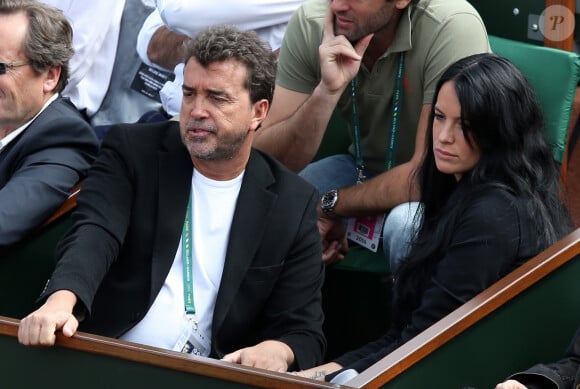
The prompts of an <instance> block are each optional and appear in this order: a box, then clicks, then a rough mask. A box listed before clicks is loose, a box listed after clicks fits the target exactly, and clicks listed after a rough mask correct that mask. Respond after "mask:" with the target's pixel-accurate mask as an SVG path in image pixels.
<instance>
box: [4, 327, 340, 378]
mask: <svg viewBox="0 0 580 389" xmlns="http://www.w3.org/2000/svg"><path fill="white" fill-rule="evenodd" d="M17 330H18V320H15V319H10V318H5V317H0V354H1V355H4V356H5V358H3V360H2V365H1V371H2V374H1V375H0V387H6V388H18V387H30V388H33V387H50V388H52V387H57V386H61V385H60V384H59V385H57V384H58V383H62V382H65V385H64V386H65V387H78V388H83V389H91V388H95V389H101V388H122V389H127V388H219V389H222V388H225V389H228V388H256V387H257V388H336V386H335V385H331V384H327V383H324V382H319V381H313V380H309V379H305V378H300V377H296V376H293V375H289V374H283V373H275V372H269V371H266V370H261V369H254V368H250V367H245V366H239V365H233V364H230V363H226V362H222V361H219V360H214V359H209V358H200V357H194V356H188V355H184V354H180V353H177V352H173V351H167V350H162V349H158V348H154V347H147V346H142V345H139V344H135V343H129V342H123V341H120V340H116V339H111V338H106V337H101V336H96V335H90V334H86V333H78V334H76V335H75V336H74V337H73V338H65V337H63V336H62V335H61V334H58V335H57V345H56V346H55V347H50V348H45V347H25V346H22V345H21V344H19V343H18V342H17V339H16V335H17ZM6 356H9V357H6Z"/></svg>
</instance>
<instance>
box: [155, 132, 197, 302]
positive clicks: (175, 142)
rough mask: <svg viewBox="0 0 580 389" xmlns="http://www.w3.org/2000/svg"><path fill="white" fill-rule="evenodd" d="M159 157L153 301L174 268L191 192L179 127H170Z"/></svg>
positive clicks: (187, 158)
mask: <svg viewBox="0 0 580 389" xmlns="http://www.w3.org/2000/svg"><path fill="white" fill-rule="evenodd" d="M164 146H165V147H166V148H165V149H161V150H160V151H159V153H158V156H159V165H158V166H159V185H158V186H159V189H158V190H159V197H158V200H159V201H158V204H157V226H156V234H155V238H154V239H155V243H154V246H153V247H154V249H153V258H152V267H151V294H150V296H152V298H153V299H154V298H155V297H156V296H157V294H158V293H159V290H160V289H161V287H162V286H163V283H164V282H165V279H166V278H167V274H168V273H169V269H170V268H171V265H172V264H173V259H174V258H175V253H176V250H177V247H178V246H179V239H180V238H181V229H182V227H183V221H184V220H185V212H186V209H187V202H188V199H189V195H190V192H191V175H192V173H193V163H192V161H191V158H190V156H189V153H188V152H187V149H186V148H185V146H184V145H183V143H182V142H181V138H180V136H179V125H178V124H177V123H173V122H172V123H171V124H170V128H169V131H168V136H167V138H166V140H165V143H164Z"/></svg>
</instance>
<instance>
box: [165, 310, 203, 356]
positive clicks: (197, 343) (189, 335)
mask: <svg viewBox="0 0 580 389" xmlns="http://www.w3.org/2000/svg"><path fill="white" fill-rule="evenodd" d="M181 322H182V323H181V335H180V336H179V339H178V340H177V343H176V344H175V346H174V347H173V351H179V352H182V353H185V354H193V355H198V356H201V357H207V356H209V353H210V339H209V337H208V336H206V335H204V334H202V333H201V331H200V329H199V326H198V324H197V318H196V316H195V315H184V316H183V319H182V320H181Z"/></svg>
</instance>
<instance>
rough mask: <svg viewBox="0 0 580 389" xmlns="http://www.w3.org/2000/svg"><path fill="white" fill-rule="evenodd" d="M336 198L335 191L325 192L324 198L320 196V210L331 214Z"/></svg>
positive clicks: (336, 193)
mask: <svg viewBox="0 0 580 389" xmlns="http://www.w3.org/2000/svg"><path fill="white" fill-rule="evenodd" d="M337 198H338V192H337V191H336V190H331V191H330V192H326V193H325V194H324V196H322V200H321V201H320V206H321V208H322V210H323V211H324V212H332V211H333V209H334V205H335V204H336V200H337Z"/></svg>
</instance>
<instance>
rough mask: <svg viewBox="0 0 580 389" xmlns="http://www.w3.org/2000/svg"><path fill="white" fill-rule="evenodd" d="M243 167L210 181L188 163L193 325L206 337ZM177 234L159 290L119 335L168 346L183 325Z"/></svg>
mask: <svg viewBox="0 0 580 389" xmlns="http://www.w3.org/2000/svg"><path fill="white" fill-rule="evenodd" d="M242 179H243V173H242V174H240V175H239V176H238V177H236V178H234V179H233V180H229V181H215V180H212V179H209V178H207V177H205V176H203V175H202V174H201V173H199V172H198V171H197V170H195V169H194V172H193V177H192V189H191V190H192V224H193V229H192V238H193V244H192V247H193V249H192V262H193V297H194V305H195V313H196V316H197V319H198V328H199V331H200V332H201V333H202V334H203V335H204V336H205V337H206V338H207V339H211V324H212V320H213V312H214V308H215V301H216V298H217V293H218V290H219V286H220V283H221V278H222V272H223V268H224V262H225V257H226V250H227V246H228V242H229V237H230V227H231V224H232V219H233V216H234V210H235V207H236V203H237V200H238V194H239V192H240V187H241V185H242ZM183 289H184V288H183V260H182V255H181V240H180V242H179V247H178V249H177V253H176V254H175V259H174V261H173V265H172V266H171V269H170V270H169V274H168V275H167V278H166V279H165V283H164V284H163V287H162V288H161V291H160V292H159V294H158V295H157V297H156V298H155V301H154V303H153V305H152V306H151V308H150V309H149V311H148V312H147V314H146V315H145V317H144V318H143V319H142V320H141V321H140V322H139V323H137V325H136V326H135V327H133V328H132V329H131V330H129V331H128V332H127V333H125V334H124V335H123V336H122V337H121V339H123V340H128V341H131V342H136V343H142V344H147V345H149V346H154V347H160V348H165V349H170V350H171V349H173V347H174V346H175V344H176V342H177V340H178V338H179V337H180V335H181V333H182V330H183V323H184V320H183V318H184V316H185V308H184V296H183Z"/></svg>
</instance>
